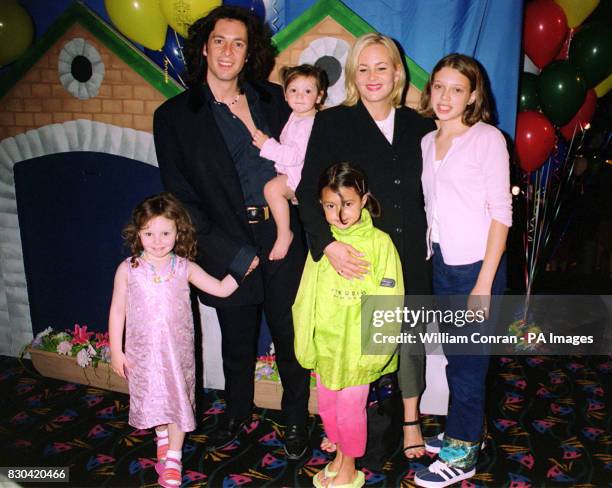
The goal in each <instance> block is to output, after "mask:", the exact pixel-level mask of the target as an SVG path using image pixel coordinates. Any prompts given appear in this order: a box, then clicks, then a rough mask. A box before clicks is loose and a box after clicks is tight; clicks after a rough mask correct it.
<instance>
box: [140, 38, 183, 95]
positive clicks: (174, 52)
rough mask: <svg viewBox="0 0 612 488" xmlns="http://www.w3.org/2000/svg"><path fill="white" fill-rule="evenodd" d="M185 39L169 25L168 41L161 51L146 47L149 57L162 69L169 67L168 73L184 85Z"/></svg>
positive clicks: (145, 50)
mask: <svg viewBox="0 0 612 488" xmlns="http://www.w3.org/2000/svg"><path fill="white" fill-rule="evenodd" d="M184 44H185V39H183V37H181V35H180V34H178V33H177V32H176V31H175V30H174V29H172V28H170V27H168V33H167V35H166V43H165V44H164V46H163V47H162V48H161V50H159V51H153V50H151V49H147V48H145V49H144V52H145V54H146V55H147V56H149V58H150V59H151V60H152V61H153V62H154V63H155V64H157V65H158V66H159V67H160V68H162V69H168V74H169V75H170V76H171V77H172V78H174V79H175V80H176V81H178V82H179V83H181V84H182V85H184V83H183V80H182V78H181V77H182V75H183V71H185V59H184V57H183V45H184Z"/></svg>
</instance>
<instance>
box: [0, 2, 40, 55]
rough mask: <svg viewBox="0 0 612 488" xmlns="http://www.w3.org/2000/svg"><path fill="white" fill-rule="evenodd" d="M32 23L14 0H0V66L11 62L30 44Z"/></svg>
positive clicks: (32, 34) (32, 31) (32, 33)
mask: <svg viewBox="0 0 612 488" xmlns="http://www.w3.org/2000/svg"><path fill="white" fill-rule="evenodd" d="M32 39H34V24H33V23H32V18H31V17H30V14H28V11H27V10H26V9H24V8H23V7H22V6H21V5H19V4H18V3H17V2H16V1H1V0H0V66H4V65H5V64H9V63H12V62H13V61H15V60H16V59H17V58H19V57H20V56H21V55H22V54H23V53H24V52H25V50H26V49H27V48H28V47H30V44H32Z"/></svg>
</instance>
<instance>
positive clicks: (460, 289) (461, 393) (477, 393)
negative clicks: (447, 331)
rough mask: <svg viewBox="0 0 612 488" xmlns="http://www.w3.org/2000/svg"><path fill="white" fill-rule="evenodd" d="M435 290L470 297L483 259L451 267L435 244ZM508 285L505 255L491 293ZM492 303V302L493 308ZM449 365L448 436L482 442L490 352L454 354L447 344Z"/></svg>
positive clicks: (441, 294)
mask: <svg viewBox="0 0 612 488" xmlns="http://www.w3.org/2000/svg"><path fill="white" fill-rule="evenodd" d="M433 251H434V255H433V289H434V294H435V295H436V296H440V297H442V296H444V295H464V296H467V295H469V293H470V292H471V291H472V288H474V285H475V284H476V280H477V279H478V273H479V272H480V268H481V267H482V261H477V262H475V263H472V264H465V265H459V266H451V265H448V264H446V263H445V262H444V259H443V258H442V252H441V250H440V246H439V245H438V244H435V243H434V244H433ZM505 288H506V258H505V255H504V256H503V257H502V259H501V261H500V263H499V267H498V268H497V273H496V275H495V280H494V281H493V287H492V291H491V293H492V295H502V294H503V292H504V289H505ZM492 305H493V303H492V304H491V308H493V307H492ZM444 346H445V347H444V351H445V354H446V355H447V359H448V365H447V366H446V378H447V381H448V389H449V392H450V406H449V410H448V417H447V419H446V428H445V434H444V435H445V437H450V438H453V439H457V440H461V441H467V442H469V443H475V442H477V443H480V441H481V437H482V431H483V427H484V407H485V397H486V385H485V382H486V377H487V369H488V368H489V356H488V355H484V354H483V355H477V356H476V355H474V356H470V355H453V354H449V353H448V352H447V351H449V352H450V349H449V348H448V347H446V345H444Z"/></svg>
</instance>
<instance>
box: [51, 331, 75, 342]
mask: <svg viewBox="0 0 612 488" xmlns="http://www.w3.org/2000/svg"><path fill="white" fill-rule="evenodd" d="M55 339H57V340H58V341H69V342H70V341H71V340H72V336H71V335H70V334H68V333H67V332H58V333H57V334H55Z"/></svg>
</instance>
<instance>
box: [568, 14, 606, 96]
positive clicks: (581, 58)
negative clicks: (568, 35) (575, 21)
mask: <svg viewBox="0 0 612 488" xmlns="http://www.w3.org/2000/svg"><path fill="white" fill-rule="evenodd" d="M569 61H570V63H572V64H573V65H574V66H576V68H578V69H579V70H580V72H581V73H582V74H583V75H584V78H585V79H586V82H587V86H588V87H589V88H591V87H593V86H595V85H597V84H598V83H599V82H600V81H603V80H604V79H606V78H607V77H608V76H609V75H610V72H612V29H611V28H610V27H608V26H606V25H605V24H600V23H593V24H588V25H585V26H584V27H582V29H580V30H579V31H578V32H577V33H576V35H575V36H574V38H573V39H572V43H571V44H570V49H569Z"/></svg>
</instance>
